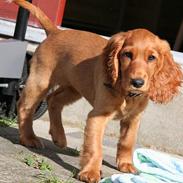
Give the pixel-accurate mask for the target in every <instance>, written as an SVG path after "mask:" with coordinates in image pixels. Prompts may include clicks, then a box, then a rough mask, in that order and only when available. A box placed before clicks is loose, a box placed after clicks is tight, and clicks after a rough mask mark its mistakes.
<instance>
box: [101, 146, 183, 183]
mask: <svg viewBox="0 0 183 183" xmlns="http://www.w3.org/2000/svg"><path fill="white" fill-rule="evenodd" d="M133 163H134V166H135V167H136V168H137V170H138V171H139V174H138V175H134V174H127V173H121V174H114V175H112V176H111V177H109V178H105V179H103V180H101V183H165V182H167V183H183V159H179V158H175V157H172V156H170V155H169V154H166V153H162V152H157V151H154V150H151V149H144V148H140V149H136V150H135V152H134V156H133Z"/></svg>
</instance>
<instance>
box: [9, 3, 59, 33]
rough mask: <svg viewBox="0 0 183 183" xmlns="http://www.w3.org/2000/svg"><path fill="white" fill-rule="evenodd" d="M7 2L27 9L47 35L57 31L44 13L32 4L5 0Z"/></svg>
mask: <svg viewBox="0 0 183 183" xmlns="http://www.w3.org/2000/svg"><path fill="white" fill-rule="evenodd" d="M7 2H9V3H11V2H14V3H15V4H17V5H19V6H21V7H23V8H25V9H27V10H28V11H30V13H31V14H32V15H34V16H35V17H36V18H37V19H38V20H39V22H40V24H41V25H42V27H43V28H44V29H45V31H46V34H47V35H48V34H49V33H51V32H55V31H58V29H57V27H56V26H55V25H54V24H53V22H52V21H51V20H50V19H49V18H48V17H47V16H46V15H45V13H44V12H43V11H42V10H41V9H40V8H39V7H36V6H34V5H33V4H32V3H29V2H28V1H25V0H7Z"/></svg>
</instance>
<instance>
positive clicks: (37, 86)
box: [18, 72, 49, 148]
mask: <svg viewBox="0 0 183 183" xmlns="http://www.w3.org/2000/svg"><path fill="white" fill-rule="evenodd" d="M43 78H44V79H43ZM48 89H49V75H48V74H44V73H42V74H40V73H39V72H36V73H33V74H31V75H30V76H29V78H28V80H27V83H26V87H25V88H24V90H23V91H22V94H21V97H20V100H19V102H18V122H19V133H20V143H21V144H22V145H25V146H29V147H36V148H42V147H44V146H43V144H42V143H41V141H40V140H39V139H38V138H37V137H36V135H35V134H34V131H33V127H32V125H33V122H32V120H33V114H34V112H35V109H36V107H37V105H38V104H39V103H40V102H41V100H42V99H43V98H44V97H45V96H46V94H47V91H48Z"/></svg>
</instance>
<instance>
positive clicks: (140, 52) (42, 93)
mask: <svg viewBox="0 0 183 183" xmlns="http://www.w3.org/2000/svg"><path fill="white" fill-rule="evenodd" d="M14 2H16V3H17V4H18V5H20V6H23V7H26V8H27V9H29V11H30V12H31V13H33V14H34V15H35V16H36V17H37V18H38V19H39V20H40V21H41V23H42V25H43V27H44V28H45V29H46V31H47V34H48V37H47V39H46V40H45V41H43V43H41V44H40V46H39V47H38V49H37V50H36V52H35V54H34V56H33V58H32V61H31V63H32V65H31V71H30V76H29V78H28V81H27V83H26V87H25V89H24V90H23V93H22V96H21V98H20V101H19V104H18V117H19V130H20V142H21V144H23V145H26V146H31V147H42V146H43V144H42V143H41V141H40V140H39V139H38V138H37V137H36V135H35V134H34V132H33V129H32V116H33V113H34V110H35V108H36V106H37V105H38V103H39V102H40V101H41V100H42V99H43V98H44V97H46V95H47V93H48V91H49V90H50V89H52V88H54V87H55V86H59V88H58V89H57V90H56V91H54V92H52V93H51V94H50V95H49V96H48V97H47V101H48V109H49V115H50V134H51V136H52V139H53V141H54V143H55V144H57V145H58V146H60V147H65V146H66V144H67V143H66V137H65V133H64V128H63V126H62V121H61V113H60V112H61V111H62V109H63V107H64V106H65V105H68V104H70V103H72V102H74V101H76V100H78V99H79V98H81V97H82V96H84V97H85V98H86V99H87V100H88V102H89V103H90V104H91V105H92V106H93V110H92V111H91V112H90V113H89V114H88V119H87V122H86V128H85V134H84V145H83V151H82V153H81V163H80V164H81V171H80V173H79V179H80V180H82V181H85V182H98V181H99V180H100V170H101V164H102V138H103V134H104V130H105V126H106V125H107V122H108V121H109V120H110V119H112V118H116V119H118V120H120V126H121V127H120V138H119V142H118V147H117V156H116V162H117V166H118V169H119V170H120V171H122V172H131V173H135V172H136V169H135V168H134V166H133V164H132V153H133V148H134V144H135V142H136V137H137V131H138V127H139V122H140V117H141V113H142V112H143V111H144V109H145V107H146V106H147V103H148V100H149V98H150V99H151V100H153V101H154V102H157V103H167V102H169V101H170V100H171V99H172V98H173V96H175V95H176V94H177V93H178V87H179V86H180V84H181V81H182V72H181V70H180V68H179V66H178V65H177V64H175V62H174V61H173V58H172V56H171V53H170V47H169V45H168V44H167V43H166V42H165V41H163V40H161V39H159V38H158V37H157V36H155V35H154V34H152V33H151V32H149V31H147V30H145V29H136V30H132V31H128V32H126V33H118V34H116V35H114V36H113V37H112V38H111V39H110V40H109V41H107V40H105V39H103V38H101V37H100V36H98V35H96V34H93V33H89V32H83V31H76V30H67V31H60V30H58V29H56V28H55V26H54V25H53V24H52V23H51V22H50V21H48V22H45V20H47V17H46V16H45V15H44V16H40V15H43V12H40V11H41V10H40V9H37V8H36V7H35V6H33V5H32V6H31V5H30V4H29V3H28V2H25V1H24V0H15V1H14ZM33 10H34V11H33ZM45 17H46V18H45Z"/></svg>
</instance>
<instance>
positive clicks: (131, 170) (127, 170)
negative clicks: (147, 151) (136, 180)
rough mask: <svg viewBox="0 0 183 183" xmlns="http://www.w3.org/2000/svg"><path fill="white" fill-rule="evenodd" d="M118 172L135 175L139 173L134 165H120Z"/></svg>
mask: <svg viewBox="0 0 183 183" xmlns="http://www.w3.org/2000/svg"><path fill="white" fill-rule="evenodd" d="M117 166H118V170H119V171H120V172H124V173H133V174H137V173H138V171H137V169H136V168H135V167H134V165H133V164H132V163H124V162H123V163H118V164H117Z"/></svg>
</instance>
